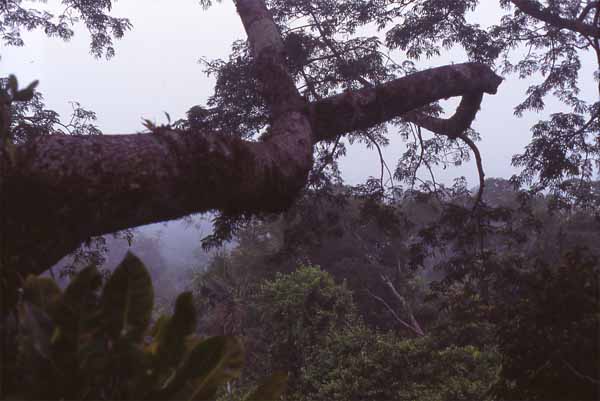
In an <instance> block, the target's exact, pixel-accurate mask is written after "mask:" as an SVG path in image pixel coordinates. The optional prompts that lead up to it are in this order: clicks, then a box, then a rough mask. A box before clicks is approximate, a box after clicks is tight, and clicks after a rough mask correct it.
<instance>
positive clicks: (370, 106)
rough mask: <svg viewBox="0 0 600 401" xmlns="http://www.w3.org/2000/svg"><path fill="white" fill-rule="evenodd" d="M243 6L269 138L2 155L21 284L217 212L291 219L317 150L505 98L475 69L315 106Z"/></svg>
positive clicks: (176, 136) (5, 209) (110, 143)
mask: <svg viewBox="0 0 600 401" xmlns="http://www.w3.org/2000/svg"><path fill="white" fill-rule="evenodd" d="M236 5H237V8H238V12H239V14H240V17H241V19H242V22H243V23H244V27H245V29H246V32H247V34H248V38H249V41H250V43H251V46H252V50H253V52H254V58H255V60H256V74H257V77H258V78H259V80H260V82H261V84H262V86H261V90H262V91H263V96H264V97H265V99H266V100H267V102H268V104H269V106H270V109H271V112H272V121H271V130H270V134H269V135H268V136H267V137H266V138H265V139H264V140H263V141H261V142H251V141H244V140H241V139H239V138H234V137H230V136H219V135H215V134H212V133H211V132H204V131H194V130H191V131H173V130H167V129H159V130H156V132H154V133H152V134H130V135H104V136H45V137H40V138H38V139H36V140H34V141H31V142H29V143H26V144H23V145H19V146H17V148H16V151H15V155H14V157H12V156H11V157H10V158H9V157H8V155H7V153H6V152H5V151H4V150H1V149H0V158H2V166H1V167H0V169H1V170H2V171H0V199H1V200H2V203H1V204H0V218H1V219H2V220H1V221H0V224H2V228H1V230H2V234H3V236H2V237H3V239H2V244H0V246H1V251H2V253H3V254H2V255H0V256H1V257H2V258H3V262H4V263H8V264H11V265H14V266H18V269H19V271H20V272H21V273H22V274H23V275H25V274H27V273H40V272H43V271H45V270H46V269H47V268H49V267H50V266H51V265H52V264H53V263H55V262H56V261H57V260H58V259H60V258H61V257H62V256H64V255H65V254H67V253H69V252H71V251H73V250H74V249H75V248H76V247H77V246H79V244H81V243H82V242H83V241H86V240H87V239H88V238H90V237H91V236H96V235H101V234H106V233H110V232H114V231H117V230H121V229H124V228H127V227H133V226H138V225H142V224H149V223H153V222H159V221H165V220H169V219H175V218H179V217H182V216H186V215H189V214H192V213H198V212H204V211H209V210H223V211H227V212H259V211H280V210H283V209H285V208H286V207H288V206H289V205H290V203H291V202H292V201H293V200H294V198H295V197H296V196H297V194H298V192H299V191H300V190H301V189H302V188H303V186H304V185H305V184H306V180H307V174H308V172H309V170H310V168H311V167H312V152H313V145H314V144H315V143H317V142H318V141H322V140H329V139H332V138H334V137H335V136H337V135H339V134H344V133H347V132H350V131H353V130H357V129H362V128H367V127H370V126H373V125H375V124H381V123H384V122H386V121H389V120H390V119H393V118H395V117H398V116H400V115H402V114H404V113H407V112H410V111H411V110H415V109H417V108H419V107H422V106H424V105H427V104H429V103H431V102H433V101H436V100H439V99H443V98H448V97H452V96H463V99H464V100H463V102H462V103H461V107H462V109H461V107H459V110H458V112H457V115H460V116H462V117H460V118H458V117H457V120H456V121H458V123H457V124H460V125H462V126H464V125H465V124H470V123H471V122H472V120H473V118H474V115H475V112H476V111H477V109H478V108H479V104H480V101H481V94H482V93H484V92H485V93H492V94H493V93H496V90H497V88H498V86H499V84H500V83H501V78H499V77H498V76H497V75H496V74H494V73H493V72H492V71H491V70H490V69H489V68H488V67H486V66H484V65H481V64H476V63H466V64H457V65H451V66H445V67H439V68H434V69H431V70H426V71H422V72H419V73H416V74H413V75H410V76H407V77H404V78H401V79H397V80H394V81H391V82H388V83H385V84H382V85H380V86H377V87H373V88H365V89H362V90H360V91H356V92H345V93H342V94H340V95H337V96H333V97H330V98H327V99H323V100H321V101H319V102H315V103H312V104H306V103H305V101H304V100H303V99H302V98H301V97H300V95H299V94H298V91H297V89H296V87H295V86H294V83H293V81H292V79H291V77H290V75H289V74H288V72H287V70H286V67H285V63H284V53H283V46H282V43H281V37H280V36H279V33H278V32H277V29H276V26H275V24H274V23H273V21H272V19H271V17H270V15H269V12H268V11H267V9H266V8H265V6H264V3H263V1H262V0H238V1H237V2H236ZM473 99H476V100H477V99H478V101H477V102H475V103H476V104H475V103H473ZM463 103H465V104H467V105H470V106H469V107H467V106H464V105H462V104H463ZM463 109H464V110H463ZM461 110H462V111H461ZM465 116H466V117H465ZM459 120H460V121H459ZM445 128H448V127H445ZM453 132H455V131H454V130H451V129H450V130H447V132H445V133H446V134H447V135H453Z"/></svg>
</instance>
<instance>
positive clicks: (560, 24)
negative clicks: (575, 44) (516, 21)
mask: <svg viewBox="0 0 600 401" xmlns="http://www.w3.org/2000/svg"><path fill="white" fill-rule="evenodd" d="M510 1H511V3H513V4H514V5H515V6H516V7H517V8H518V9H519V10H521V11H522V12H524V13H525V14H527V15H529V16H530V17H533V18H535V19H538V20H540V21H542V22H545V23H547V24H548V25H552V26H553V27H555V28H559V29H568V30H570V31H573V32H578V33H580V34H582V35H584V36H590V37H593V38H600V28H599V27H598V26H595V25H591V24H586V23H584V22H583V21H582V20H580V19H579V18H578V19H576V20H572V19H568V18H563V17H561V16H560V15H558V14H556V13H555V12H553V11H552V10H550V9H549V8H543V7H542V6H541V5H540V3H538V2H537V1H534V0H510ZM588 12H589V10H588V11H587V12H586V14H585V15H587V13H588ZM582 15H583V13H582ZM585 15H584V18H585ZM580 18H581V15H580Z"/></svg>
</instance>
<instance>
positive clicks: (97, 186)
mask: <svg viewBox="0 0 600 401" xmlns="http://www.w3.org/2000/svg"><path fill="white" fill-rule="evenodd" d="M27 3H28V2H27V1H24V0H17V1H9V2H5V3H3V4H2V5H0V32H1V33H2V41H3V43H4V44H5V45H11V46H20V45H24V43H23V39H22V36H21V32H22V31H23V30H32V29H43V30H44V32H45V33H46V34H47V35H48V36H57V37H60V38H62V39H68V38H69V37H71V36H72V34H73V24H74V23H75V21H76V20H80V21H82V22H83V23H84V24H85V26H86V28H87V29H88V30H89V31H90V33H91V38H92V40H91V44H90V50H91V52H92V54H94V55H95V56H98V57H100V56H106V57H110V56H112V55H113V54H114V47H113V41H114V40H115V39H118V38H120V37H121V36H122V35H123V34H125V33H126V31H127V30H129V29H130V28H131V24H130V22H129V21H128V20H127V19H124V18H119V17H115V16H112V15H111V2H110V1H101V2H83V3H82V2H76V1H63V3H64V5H65V9H64V12H62V13H60V14H58V15H53V14H52V13H50V12H47V11H42V9H43V8H40V7H34V8H28V7H27ZM201 3H202V5H203V6H205V7H209V6H211V2H210V1H202V2H201ZM499 4H500V6H502V7H503V9H504V12H505V15H504V16H503V17H502V18H501V19H499V20H498V21H497V23H496V24H494V25H492V26H487V27H486V26H482V25H480V24H478V23H477V21H472V18H471V14H472V11H473V10H475V9H476V8H477V7H485V4H480V2H478V1H476V0H452V1H433V0H406V1H404V0H403V1H392V2H390V1H379V0H376V1H366V0H343V1H329V0H318V1H308V0H298V1H276V0H273V1H262V0H238V1H235V5H236V7H237V11H238V14H239V17H240V19H241V22H242V24H243V26H244V28H245V30H246V33H247V40H243V41H239V42H236V43H234V45H233V47H232V53H231V56H230V57H229V58H228V59H226V60H215V61H209V62H208V63H207V67H206V68H207V72H208V73H210V74H214V75H215V76H216V86H215V91H214V94H213V95H212V96H211V98H210V99H209V101H208V103H207V104H206V105H196V106H193V107H191V108H190V110H189V112H188V116H187V118H186V119H185V120H180V121H176V122H172V123H171V122H169V124H168V125H165V126H154V125H152V124H148V125H147V129H148V131H150V132H147V133H145V134H142V135H140V134H139V133H132V134H130V135H96V134H98V132H97V129H95V127H94V126H93V118H94V115H93V113H91V112H89V111H86V110H83V109H77V110H76V113H75V117H76V118H75V119H74V120H73V121H72V122H71V124H65V123H61V122H60V121H59V120H58V117H57V116H56V115H55V114H53V112H52V111H49V110H46V109H45V108H44V105H43V102H42V99H41V97H40V95H39V94H35V95H34V96H33V98H31V99H30V100H28V101H26V102H23V101H18V100H19V99H18V98H17V97H15V95H16V93H17V92H16V91H17V88H16V86H13V85H12V84H11V82H12V81H11V80H6V81H4V84H3V97H2V106H1V107H2V113H1V116H2V121H1V122H2V136H3V138H4V139H5V140H3V145H2V147H1V148H0V152H1V153H0V159H1V165H0V168H1V171H0V190H1V191H2V193H1V198H2V210H0V213H2V216H1V217H2V222H3V228H2V233H1V234H2V243H3V264H4V265H7V266H9V265H10V266H15V267H17V266H18V267H17V270H18V271H19V272H20V273H21V274H23V275H25V274H27V273H40V272H42V271H44V270H46V269H47V268H48V267H49V266H51V265H52V264H53V263H55V262H56V261H57V260H58V259H60V258H61V257H62V256H64V255H65V254H67V253H69V252H71V251H73V250H74V249H75V248H77V247H78V246H79V244H81V243H82V242H84V241H86V240H88V239H89V238H90V237H92V236H96V235H101V234H105V233H109V232H114V231H117V230H121V229H125V228H128V227H132V226H137V225H141V224H147V223H151V222H157V221H164V220H168V219H174V218H178V217H182V216H185V215H189V214H191V213H196V212H203V211H219V212H220V213H221V215H220V220H218V222H220V223H222V224H221V225H220V226H217V232H216V233H215V236H214V239H215V240H219V239H222V238H227V236H228V235H229V233H230V231H231V229H232V228H235V223H236V221H238V220H239V219H240V218H243V217H244V216H248V215H251V214H256V213H269V212H278V211H281V210H285V209H288V208H289V207H290V205H292V204H293V202H294V201H295V200H296V199H298V197H299V195H300V193H301V192H302V191H304V190H307V189H319V188H323V187H324V186H327V185H328V184H329V183H332V182H335V181H336V179H339V174H338V170H337V164H336V160H337V158H338V157H339V156H341V155H342V154H343V153H344V148H343V146H342V144H341V143H340V139H341V138H342V137H348V138H351V139H352V140H357V141H364V142H365V143H368V144H370V145H371V146H374V147H376V148H379V147H381V146H384V145H385V144H386V143H387V141H388V139H387V138H388V131H391V130H394V131H400V132H401V134H402V135H403V136H404V137H405V138H406V141H407V149H406V152H405V153H404V155H403V156H402V158H401V159H400V161H399V162H398V164H397V168H396V169H394V170H393V171H392V169H389V168H387V165H386V164H384V162H383V161H382V175H381V177H379V179H374V180H370V181H369V182H367V183H366V185H364V186H363V187H362V190H363V191H365V192H368V193H370V194H373V195H376V196H379V197H382V198H386V197H390V198H394V197H397V196H398V194H401V193H404V192H405V191H406V189H407V188H408V189H410V188H414V187H415V185H416V186H420V187H421V188H422V189H425V190H428V191H430V192H435V193H439V191H443V188H440V187H439V185H437V184H436V181H435V177H432V178H431V179H430V180H425V181H424V182H422V183H421V184H419V179H420V177H419V174H418V173H417V172H418V171H419V169H425V170H426V171H427V170H431V168H432V166H435V165H446V164H452V163H459V162H460V161H462V160H465V159H467V158H469V157H474V158H475V160H476V161H477V167H478V169H479V172H480V178H481V180H480V189H483V183H484V181H483V180H484V172H483V164H482V163H483V162H482V160H481V157H480V154H479V152H478V149H477V144H476V141H477V140H478V138H479V135H478V133H476V132H474V131H473V130H472V129H471V123H472V122H473V119H474V118H475V116H476V114H477V111H478V110H479V107H480V104H481V101H482V98H483V96H484V94H495V93H496V92H497V91H498V90H502V86H501V82H502V78H500V74H502V75H503V76H504V78H505V79H514V78H515V77H517V76H519V77H530V78H532V79H533V80H534V83H533V84H532V85H531V87H530V88H529V89H528V91H527V93H526V96H525V98H524V99H523V100H522V101H521V102H520V104H518V106H517V107H516V109H515V113H516V114H517V115H519V114H522V113H524V112H525V111H528V110H533V111H539V110H541V109H543V108H544V107H545V101H546V100H547V98H548V97H549V96H554V97H556V98H558V99H559V100H560V101H562V103H563V104H564V107H562V108H561V109H560V110H556V111H555V112H553V113H552V114H551V116H550V118H549V119H548V120H546V121H540V122H539V123H537V124H536V125H535V126H534V127H533V128H532V132H533V137H532V141H531V143H530V144H529V145H528V146H527V148H526V149H525V150H524V152H523V153H522V154H520V155H517V156H515V158H514V159H513V163H514V164H515V165H516V166H519V167H521V169H522V170H521V174H519V175H518V176H516V177H514V178H515V179H514V182H515V183H516V184H522V185H525V186H527V187H528V188H530V189H533V190H538V191H539V190H544V189H548V190H551V191H555V192H556V193H557V194H558V195H561V196H562V199H564V200H565V201H566V202H571V204H572V203H573V202H575V203H576V204H577V205H584V204H586V202H587V204H589V205H593V202H591V203H590V199H592V198H590V196H588V195H586V196H581V194H584V193H585V194H589V193H590V191H589V189H590V188H591V181H592V180H593V178H594V177H595V174H596V171H597V170H596V169H597V163H598V159H599V155H600V139H599V138H600V137H599V136H598V132H599V130H600V123H599V118H598V115H599V111H600V103H599V102H598V101H597V99H596V100H595V101H594V100H593V99H592V100H590V99H585V98H583V97H582V95H581V92H580V85H586V86H589V85H594V79H596V80H597V78H598V77H597V74H596V76H595V77H580V76H579V71H580V69H581V57H582V55H583V54H584V53H585V52H592V54H594V55H595V56H596V59H597V60H598V61H599V63H600V44H599V43H600V33H599V28H598V20H599V16H600V11H599V6H598V3H597V2H594V1H587V2H583V1H574V0H563V1H543V2H542V1H536V0H523V1H517V0H511V1H507V0H500V2H499ZM369 27H370V28H373V27H375V28H377V29H378V30H379V32H380V34H379V35H377V36H367V35H364V34H363V32H364V31H365V28H369ZM452 47H459V48H462V49H463V50H464V52H465V55H466V56H465V57H466V58H465V60H457V63H456V64H451V65H446V66H440V67H436V68H432V69H425V70H420V69H419V63H418V60H419V59H420V58H426V57H431V56H433V55H436V54H440V53H441V52H444V51H446V50H447V49H449V48H452ZM524 50H526V51H524ZM390 51H394V52H396V53H398V54H400V55H401V56H400V58H399V60H396V59H395V58H392V57H390ZM458 61H461V62H460V63H458ZM16 73H17V75H18V71H17V72H16ZM599 89H600V88H599ZM450 97H460V98H461V101H460V104H459V106H458V107H457V109H456V110H455V112H454V113H453V114H452V115H451V117H449V118H444V115H443V114H442V108H441V107H440V104H439V101H440V100H443V99H447V98H450ZM90 113H91V114H90ZM90 123H92V124H90ZM61 124H63V125H62V127H61ZM424 131H429V132H431V133H432V134H433V135H431V136H429V137H428V136H425V135H424ZM86 134H92V135H86ZM386 168H387V170H386ZM388 173H389V174H388ZM388 175H390V176H392V178H393V179H394V180H395V181H396V183H397V184H396V185H390V181H389V179H388ZM399 184H404V186H401V185H399ZM582 199H583V200H582ZM40 200H43V202H41V201H40ZM474 203H475V205H478V204H480V203H481V194H479V195H478V196H477V197H476V199H475V201H474Z"/></svg>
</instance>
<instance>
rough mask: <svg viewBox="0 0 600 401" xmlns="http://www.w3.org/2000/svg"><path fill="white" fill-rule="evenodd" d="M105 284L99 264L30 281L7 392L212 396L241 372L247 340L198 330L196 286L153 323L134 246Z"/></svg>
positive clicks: (29, 395)
mask: <svg viewBox="0 0 600 401" xmlns="http://www.w3.org/2000/svg"><path fill="white" fill-rule="evenodd" d="M101 284H102V278H101V276H100V274H99V273H98V271H97V270H96V268H95V267H93V266H90V267H88V268H86V269H84V270H82V271H81V272H80V273H79V274H78V275H77V276H75V277H74V279H73V280H72V281H71V283H70V284H69V285H68V286H67V288H66V289H65V290H64V291H61V290H60V289H59V288H58V287H57V286H56V284H55V283H54V282H53V281H52V280H50V279H48V278H41V277H29V278H28V279H27V280H26V282H25V284H24V291H23V300H24V301H23V302H21V303H20V304H19V307H18V313H19V321H20V323H21V325H20V327H19V328H20V337H19V338H18V340H19V344H18V347H19V348H18V361H17V364H16V368H17V369H16V370H15V375H16V376H18V377H17V378H16V379H15V380H13V382H14V383H16V385H15V388H12V389H7V390H12V391H11V393H10V394H3V397H4V396H5V395H6V397H7V398H8V399H15V398H18V399H57V400H58V399H111V400H112V399H114V400H117V399H123V400H125V399H129V400H133V399H136V400H137V399H151V400H159V399H160V400H168V399H172V400H180V399H181V400H208V399H214V398H215V397H216V394H217V390H218V389H219V388H220V387H221V386H222V385H223V384H225V383H227V382H229V381H230V380H232V379H234V378H236V377H238V375H239V373H240V371H241V368H242V365H243V362H244V350H243V347H242V345H241V342H240V341H239V340H238V339H236V338H234V337H229V336H223V337H212V338H207V339H202V338H200V337H198V336H197V335H195V334H194V330H195V322H196V312H195V310H194V306H193V300H192V296H191V294H190V293H183V294H181V295H180V296H179V297H178V298H177V300H176V302H175V311H174V314H173V315H172V316H170V317H169V316H162V317H161V318H160V319H158V320H157V322H156V323H155V324H154V327H152V328H149V323H150V316H151V312H152V305H153V289H152V283H151V280H150V276H149V274H148V272H147V271H146V268H145V267H144V265H143V264H142V262H141V261H140V260H139V259H137V257H135V256H133V255H132V254H127V255H126V256H125V258H124V260H123V261H122V262H121V264H120V265H119V266H118V267H117V269H116V270H115V272H114V273H113V274H112V276H111V277H110V278H109V280H108V282H107V283H106V285H105V286H104V288H103V289H102V291H100V287H101ZM275 380H279V378H277V377H275ZM3 391H4V389H3ZM273 394H275V393H273Z"/></svg>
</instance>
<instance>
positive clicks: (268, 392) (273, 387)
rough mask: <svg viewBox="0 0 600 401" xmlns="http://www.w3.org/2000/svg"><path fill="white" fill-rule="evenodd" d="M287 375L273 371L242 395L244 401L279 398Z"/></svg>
mask: <svg viewBox="0 0 600 401" xmlns="http://www.w3.org/2000/svg"><path fill="white" fill-rule="evenodd" d="M287 382H288V375H287V373H284V372H275V373H273V374H272V375H271V377H269V378H267V379H265V380H263V381H262V382H261V383H260V384H259V385H258V387H257V388H256V389H255V390H254V391H252V392H251V393H249V394H248V395H247V396H246V397H244V401H275V400H279V399H280V398H281V396H282V395H283V393H284V392H285V389H286V387H287Z"/></svg>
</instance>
